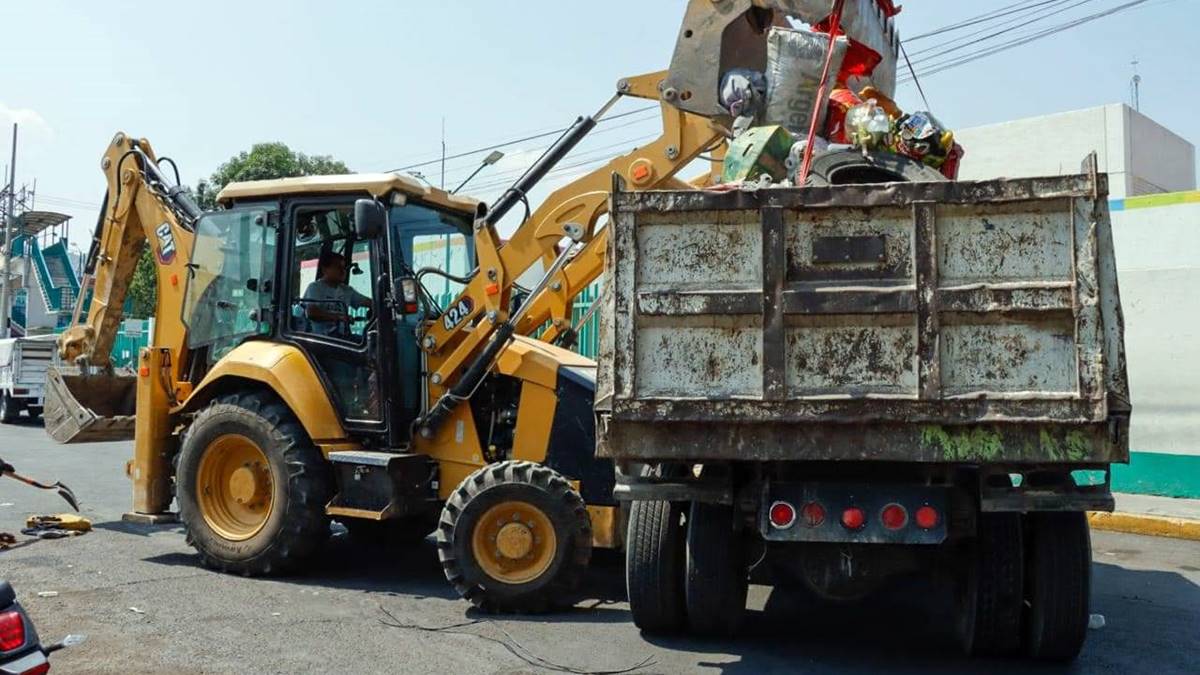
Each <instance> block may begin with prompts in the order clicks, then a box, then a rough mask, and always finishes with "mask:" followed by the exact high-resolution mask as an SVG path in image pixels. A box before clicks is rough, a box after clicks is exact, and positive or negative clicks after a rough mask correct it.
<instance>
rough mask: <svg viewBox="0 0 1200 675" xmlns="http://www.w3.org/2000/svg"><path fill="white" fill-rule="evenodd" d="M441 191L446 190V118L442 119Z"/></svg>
mask: <svg viewBox="0 0 1200 675" xmlns="http://www.w3.org/2000/svg"><path fill="white" fill-rule="evenodd" d="M442 189H443V190H445V189H446V118H445V117H443V118H442Z"/></svg>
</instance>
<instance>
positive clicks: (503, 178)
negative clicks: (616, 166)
mask: <svg viewBox="0 0 1200 675" xmlns="http://www.w3.org/2000/svg"><path fill="white" fill-rule="evenodd" d="M653 138H655V135H654V134H647V135H643V136H639V137H637V138H630V139H628V140H624V141H619V142H617V143H611V144H609V145H603V146H599V147H595V148H592V149H590V150H588V151H587V152H583V153H580V154H578V155H575V156H574V157H572V159H573V160H576V163H575V164H569V165H565V166H562V167H556V168H555V169H554V170H552V171H551V173H554V172H556V171H559V170H561V169H567V168H572V167H574V166H579V162H578V160H582V159H584V158H585V157H589V158H591V157H595V156H596V155H597V154H601V155H603V156H602V157H598V158H595V159H589V160H588V161H597V162H598V161H604V162H607V161H610V160H611V159H612V150H613V149H616V148H634V147H637V145H638V144H639V143H643V142H645V141H648V140H651V139H653ZM527 169H528V167H519V168H515V169H507V170H505V171H503V172H500V173H498V174H496V175H492V176H488V179H487V180H486V181H485V182H483V183H481V184H480V185H477V186H475V187H473V188H472V190H474V191H476V192H478V191H480V190H485V189H489V188H492V187H506V186H507V185H508V184H509V183H510V182H512V180H513V179H516V178H517V177H518V176H520V175H521V174H523V173H525V171H526V170H527Z"/></svg>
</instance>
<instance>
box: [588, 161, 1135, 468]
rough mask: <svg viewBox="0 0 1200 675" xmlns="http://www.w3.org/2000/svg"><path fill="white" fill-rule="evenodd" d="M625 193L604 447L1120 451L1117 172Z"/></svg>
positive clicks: (610, 321)
mask: <svg viewBox="0 0 1200 675" xmlns="http://www.w3.org/2000/svg"><path fill="white" fill-rule="evenodd" d="M1085 171H1086V173H1084V174H1082V175H1077V176H1065V177H1053V178H1032V179H1016V180H994V181H979V182H945V183H911V184H902V183H891V184H883V185H845V186H833V187H825V188H804V189H766V190H759V191H757V192H742V191H736V192H725V193H718V192H708V191H661V192H623V191H614V194H613V197H612V209H611V212H612V220H611V223H610V225H609V226H610V227H612V228H613V234H612V236H611V246H612V249H611V250H610V255H609V261H610V262H609V270H608V273H609V277H608V288H607V289H606V294H605V296H604V297H603V298H602V302H604V303H605V305H604V306H603V308H602V317H603V319H602V321H603V325H604V329H603V336H602V346H601V354H600V359H599V361H600V370H599V379H598V386H597V404H596V409H597V413H598V415H599V417H598V419H599V427H598V430H599V432H600V434H599V435H600V441H599V449H598V453H599V454H600V455H601V456H606V457H613V458H617V459H636V460H671V459H688V460H697V461H701V460H716V459H724V460H728V459H742V460H764V461H768V460H837V461H843V460H881V461H906V462H947V463H956V462H968V463H980V462H1003V463H1044V462H1057V463H1069V464H1074V465H1093V464H1094V465H1103V464H1106V463H1109V462H1123V461H1127V458H1128V433H1127V430H1128V416H1129V410H1130V406H1129V401H1128V384H1127V382H1126V377H1125V357H1124V345H1123V327H1122V318H1121V309H1120V299H1119V293H1118V288H1117V278H1116V269H1115V263H1114V259H1113V248H1112V237H1111V226H1110V222H1109V214H1108V206H1107V181H1106V177H1105V176H1103V175H1098V174H1097V173H1096V172H1095V170H1094V162H1089V163H1085Z"/></svg>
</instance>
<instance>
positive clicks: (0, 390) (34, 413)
mask: <svg viewBox="0 0 1200 675" xmlns="http://www.w3.org/2000/svg"><path fill="white" fill-rule="evenodd" d="M54 352H55V349H54V336H53V335H49V336H39V337H21V338H6V339H3V340H0V422H3V423H4V424H11V423H13V422H15V421H16V420H17V418H18V417H19V416H20V414H21V413H22V412H24V413H25V414H27V415H29V417H30V419H37V418H38V417H40V416H41V414H42V405H43V403H44V400H45V399H44V390H45V384H46V369H47V368H49V367H50V366H51V365H52V364H53V363H54Z"/></svg>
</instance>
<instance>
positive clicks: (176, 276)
mask: <svg viewBox="0 0 1200 675" xmlns="http://www.w3.org/2000/svg"><path fill="white" fill-rule="evenodd" d="M130 157H132V159H129V158H130ZM102 167H103V168H104V169H105V174H106V176H107V177H108V180H109V195H110V199H108V200H106V208H105V212H104V214H103V215H102V217H101V220H100V222H99V224H98V226H97V233H96V242H97V244H96V245H95V246H94V247H93V255H92V256H89V258H90V260H89V264H88V268H87V269H88V274H91V275H93V276H94V282H95V283H94V286H95V288H96V300H94V301H93V303H92V306H91V308H90V310H89V313H88V316H87V318H86V319H85V320H84V321H82V322H81V324H80V325H78V326H75V327H73V328H72V329H70V330H69V331H68V332H67V334H65V335H64V337H63V339H62V340H61V341H60V345H59V347H60V355H61V356H62V357H63V359H64V362H65V363H69V364H74V367H73V368H69V369H66V370H65V371H64V372H56V373H55V374H54V375H53V376H52V378H51V379H52V380H53V383H52V387H51V389H52V393H51V395H50V396H49V397H48V398H49V399H53V401H52V402H51V403H48V406H47V420H48V421H47V430H48V431H49V433H50V434H51V435H52V436H54V437H55V438H56V439H58V440H60V441H63V442H72V441H79V440H90V438H91V437H94V436H95V435H96V434H102V435H103V437H104V438H106V439H113V438H116V437H119V436H120V434H121V432H123V431H126V430H127V429H128V428H129V427H130V424H115V423H113V422H112V420H114V419H118V418H120V419H123V420H130V421H131V425H132V427H133V431H134V433H133V437H134V459H133V460H132V461H131V462H130V463H129V466H128V469H127V470H128V473H129V476H130V477H131V479H132V480H133V486H134V495H133V496H134V500H133V501H134V510H133V513H131V514H128V516H127V517H129V518H131V519H137V520H143V521H151V522H153V521H157V520H161V519H164V518H167V517H169V516H170V515H171V512H170V508H171V502H172V498H174V500H175V501H176V503H177V507H178V517H179V519H180V520H181V521H182V522H183V524H184V526H185V528H186V530H187V538H188V541H189V543H191V544H192V545H193V546H194V547H195V548H196V549H197V550H198V552H199V554H200V556H201V559H202V560H203V562H204V563H205V564H206V565H209V566H212V567H215V568H218V569H221V570H226V571H230V572H236V573H241V574H271V573H276V572H281V571H285V570H289V569H295V568H296V567H298V566H299V565H300V564H301V563H302V562H303V561H304V560H305V559H306V558H308V557H309V556H310V555H311V554H312V553H314V552H315V551H316V550H317V549H318V547H319V546H320V545H321V543H322V542H323V541H324V540H325V539H327V538H328V536H329V534H330V521H331V520H336V521H338V522H340V523H341V524H342V525H344V526H346V527H347V528H348V529H349V530H350V534H351V536H352V537H354V538H356V539H374V540H376V541H382V542H387V543H392V544H397V543H404V542H408V543H414V542H415V541H418V540H420V539H423V538H424V537H425V536H426V535H428V534H430V533H431V532H434V531H435V530H436V534H437V548H438V553H439V557H440V558H441V561H442V564H443V567H444V569H445V571H446V576H447V578H448V579H449V580H450V581H451V582H452V583H453V584H454V586H455V587H456V588H457V589H458V591H459V592H460V593H461V594H462V595H463V596H464V597H466V598H468V599H470V600H471V601H472V602H474V603H475V604H476V605H478V606H481V607H484V608H486V609H492V610H501V611H503V610H521V611H530V610H539V609H542V608H546V607H551V606H555V605H559V604H562V603H564V602H570V601H571V599H572V591H573V590H574V589H575V587H576V585H577V582H578V581H579V579H580V577H581V574H582V571H583V569H584V568H585V567H586V565H587V562H588V559H589V557H590V553H591V549H592V546H593V540H594V539H595V543H597V544H598V545H602V546H613V545H616V542H617V541H618V540H619V537H618V535H617V533H616V532H615V527H616V522H617V519H616V518H615V517H614V515H615V506H614V502H613V501H612V497H611V494H612V487H613V480H614V473H613V469H612V465H611V464H610V463H609V462H607V461H605V460H596V459H594V458H593V456H592V455H593V444H594V423H593V417H592V412H591V406H592V402H593V398H594V382H595V378H594V373H595V366H594V363H593V362H591V361H589V360H587V359H584V358H582V357H580V356H578V355H577V354H574V353H572V352H569V351H566V350H564V349H561V348H558V347H555V346H552V345H547V344H544V343H541V342H538V341H536V340H533V339H530V338H526V337H522V336H516V337H514V338H513V339H512V340H510V341H508V342H506V343H505V345H504V346H503V349H502V351H500V353H499V355H498V357H497V358H496V359H495V361H494V363H492V364H491V365H490V366H489V368H488V370H487V372H486V373H485V375H484V377H483V378H482V379H481V380H480V381H479V383H478V385H477V386H476V387H474V389H473V390H472V391H471V392H468V395H466V396H463V397H461V403H462V405H457V406H456V407H455V408H454V409H453V411H451V412H450V413H449V414H448V415H446V416H445V417H444V419H442V420H441V422H440V423H439V424H437V425H432V424H428V423H425V422H423V421H422V420H423V419H424V418H425V416H426V415H427V414H428V412H429V410H430V408H431V406H432V404H433V402H436V401H438V400H440V399H441V398H443V397H444V396H445V395H446V394H447V392H448V391H449V387H450V386H451V383H449V382H447V383H446V386H445V387H443V386H440V382H441V381H440V378H436V377H432V376H431V375H430V373H435V372H437V371H438V370H439V369H440V368H442V366H443V360H444V358H445V357H444V356H441V355H439V354H437V353H436V351H435V350H432V349H429V342H428V333H429V330H430V327H431V326H434V325H437V326H443V327H444V326H445V325H446V324H450V325H452V326H453V327H456V328H462V327H464V326H469V325H471V324H472V323H476V324H477V323H481V322H486V321H488V318H487V316H486V315H478V314H476V315H475V316H472V309H473V308H474V307H475V306H476V303H484V302H487V301H488V300H486V299H476V298H473V297H472V296H471V294H469V293H465V292H463V290H464V288H465V287H466V283H467V282H468V281H469V277H471V276H473V275H475V268H476V255H475V246H476V231H477V229H476V223H477V222H478V221H479V217H480V214H482V213H483V212H484V211H485V210H484V209H483V207H481V206H480V205H479V204H478V203H477V202H475V201H474V200H471V199H466V198H463V197H457V196H453V195H450V194H447V193H445V192H443V191H441V190H437V189H434V188H431V187H427V186H425V185H422V184H420V183H417V182H415V181H413V180H411V179H408V178H405V177H402V176H397V175H394V174H359V175H346V176H322V177H307V178H289V179H282V180H271V181H255V182H245V183H234V184H230V185H229V186H227V187H226V188H225V189H224V190H223V191H222V192H221V194H220V195H219V196H218V201H219V203H220V206H221V207H222V208H221V210H217V211H212V212H207V213H201V212H200V211H199V209H195V210H192V209H191V208H189V204H188V202H187V201H186V200H185V198H186V195H181V194H180V193H179V191H177V190H174V191H173V182H172V181H170V180H168V179H167V178H166V177H164V176H163V174H162V171H161V170H160V169H159V168H158V160H157V159H156V158H155V157H154V154H153V152H152V151H151V150H150V148H149V145H148V144H147V143H146V142H145V141H144V140H133V139H129V138H128V137H126V136H124V135H123V134H118V136H117V138H116V139H114V142H113V144H112V146H110V148H109V152H108V153H107V154H106V156H105V161H104V162H103V163H102ZM134 168H136V171H134ZM143 241H145V242H148V243H149V245H150V247H151V249H152V250H153V251H154V254H155V258H156V261H157V263H158V271H159V276H158V280H159V286H158V287H159V299H158V315H157V318H158V320H157V322H156V326H155V335H154V336H153V338H152V342H151V346H150V347H149V348H147V349H145V350H143V352H142V354H141V355H140V357H139V363H138V369H137V373H136V375H135V376H130V378H131V379H134V380H135V381H136V385H133V386H134V388H135V390H136V415H135V414H134V413H135V411H134V409H131V408H130V407H129V404H130V403H132V399H133V398H134V397H127V399H126V400H124V401H122V402H116V401H114V400H112V397H110V396H103V395H98V394H97V392H104V391H112V390H113V387H114V386H115V385H114V384H113V383H114V382H115V381H122V380H121V379H120V378H119V377H117V378H114V376H113V373H111V371H109V370H107V369H105V368H104V367H103V358H102V356H99V355H98V354H99V353H101V352H100V350H101V349H102V348H103V346H104V343H105V339H106V336H107V334H108V333H107V331H108V330H109V328H108V327H111V326H115V325H116V324H117V322H118V321H119V314H118V317H117V319H116V320H114V319H113V314H114V310H113V309H111V308H119V307H120V306H121V304H122V303H123V294H124V291H125V286H126V285H127V283H128V275H130V274H131V273H132V269H133V268H134V265H132V264H130V260H133V261H136V258H137V257H138V256H139V255H140V251H141V249H142V246H143ZM456 308H457V309H456ZM103 353H106V352H103ZM585 499H586V500H587V502H586V504H585V501H584V500H585Z"/></svg>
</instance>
